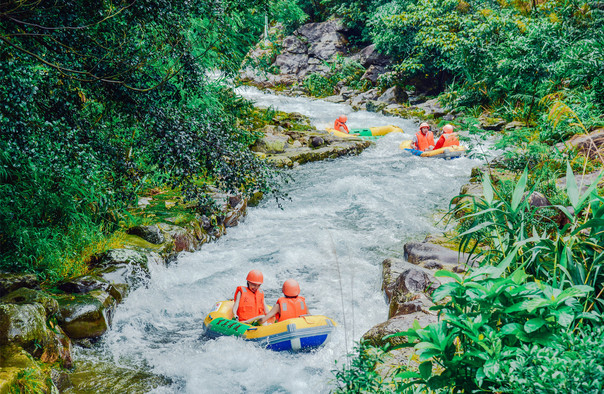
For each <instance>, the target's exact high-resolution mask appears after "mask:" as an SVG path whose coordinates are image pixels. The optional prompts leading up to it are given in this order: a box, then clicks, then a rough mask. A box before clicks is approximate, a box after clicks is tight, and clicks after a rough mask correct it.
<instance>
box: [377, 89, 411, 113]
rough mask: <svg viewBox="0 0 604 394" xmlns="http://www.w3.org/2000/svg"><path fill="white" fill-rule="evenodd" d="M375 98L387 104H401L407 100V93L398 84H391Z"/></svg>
mask: <svg viewBox="0 0 604 394" xmlns="http://www.w3.org/2000/svg"><path fill="white" fill-rule="evenodd" d="M377 100H378V101H382V102H384V103H387V104H402V103H404V102H405V101H407V93H405V91H404V90H403V89H401V87H400V86H393V87H391V88H389V89H386V91H385V92H384V93H382V94H381V95H380V97H378V99H377ZM384 109H386V108H384Z"/></svg>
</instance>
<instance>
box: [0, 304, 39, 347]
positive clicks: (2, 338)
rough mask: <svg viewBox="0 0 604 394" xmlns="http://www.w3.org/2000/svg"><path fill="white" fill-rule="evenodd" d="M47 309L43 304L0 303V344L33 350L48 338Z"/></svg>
mask: <svg viewBox="0 0 604 394" xmlns="http://www.w3.org/2000/svg"><path fill="white" fill-rule="evenodd" d="M46 336H47V334H46V311H45V310H44V307H43V306H42V305H41V304H37V303H35V304H0V345H7V344H9V343H13V344H17V345H20V346H22V347H23V348H25V349H28V350H31V349H33V348H34V345H35V344H36V343H40V342H43V341H44V339H45V338H46Z"/></svg>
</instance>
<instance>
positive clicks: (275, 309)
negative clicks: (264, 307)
mask: <svg viewBox="0 0 604 394" xmlns="http://www.w3.org/2000/svg"><path fill="white" fill-rule="evenodd" d="M280 310H281V309H280V308H279V304H275V306H274V307H273V309H271V311H270V312H269V313H267V314H266V315H265V316H264V317H263V318H261V319H260V324H264V323H265V322H267V321H269V320H270V319H272V318H273V317H275V315H276V314H277V313H279V312H280Z"/></svg>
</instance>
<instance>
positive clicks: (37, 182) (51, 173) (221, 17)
mask: <svg viewBox="0 0 604 394" xmlns="http://www.w3.org/2000/svg"><path fill="white" fill-rule="evenodd" d="M265 17H267V18H268V21H269V23H271V24H273V23H277V22H279V23H282V24H283V26H284V27H285V32H291V31H293V30H294V29H295V28H296V27H297V26H299V25H300V24H301V23H305V22H319V21H323V20H327V19H329V18H332V17H341V18H343V20H344V21H345V23H346V24H347V25H348V26H349V28H350V29H351V30H350V32H351V36H350V40H351V44H353V46H354V45H357V46H358V47H361V46H362V45H366V44H367V43H370V42H374V43H375V44H376V45H377V48H378V49H379V50H381V51H383V52H385V53H387V54H388V55H390V56H391V57H392V59H393V61H394V63H393V65H392V70H393V71H394V73H395V78H394V80H393V82H394V83H397V84H399V85H401V86H402V87H408V86H422V85H425V86H430V88H431V89H432V91H431V92H430V93H431V94H434V95H436V94H439V93H443V95H442V96H441V97H442V98H443V99H444V100H445V101H446V102H447V103H448V104H449V105H450V106H451V108H455V109H456V110H458V111H466V113H469V114H473V113H475V114H478V113H479V112H480V111H482V110H487V111H490V112H491V113H492V114H493V115H497V116H501V117H503V118H505V119H506V120H508V121H512V120H522V121H524V122H525V123H526V124H529V125H532V126H534V127H535V131H534V132H531V134H534V133H535V132H536V133H539V139H538V141H535V139H534V138H533V137H531V136H529V135H526V136H521V137H518V135H515V136H513V138H516V140H514V141H513V143H515V144H517V145H518V144H519V145H524V146H526V147H527V150H526V151H525V153H523V154H522V157H520V158H519V159H518V160H517V167H518V168H523V167H524V165H526V164H531V165H534V164H535V163H536V162H537V161H538V160H539V158H540V157H543V155H544V152H546V151H547V149H545V148H543V146H542V144H544V143H546V144H552V143H556V142H559V141H563V140H564V139H565V138H568V137H569V136H571V135H573V134H574V133H576V132H577V126H576V119H580V120H581V122H582V126H583V127H584V128H585V129H586V130H588V129H590V128H592V127H594V126H596V125H599V124H602V122H603V119H602V112H603V111H602V109H603V106H604V71H603V70H604V32H603V29H602V28H601V26H602V25H603V22H604V7H603V6H602V4H601V3H599V2H595V1H584V0H568V1H566V0H565V1H562V0H550V1H511V2H507V1H504V0H501V1H494V0H481V1H463V0H462V1H460V0H445V1H434V0H394V1H384V0H372V1H358V0H343V1H333V0H322V1H319V0H272V1H253V0H252V1H243V2H240V1H210V2H206V1H186V2H184V1H139V0H136V1H121V2H101V3H98V4H93V5H91V4H88V3H86V4H85V3H82V2H79V1H67V2H46V1H15V0H12V1H5V2H2V3H0V68H1V69H2V70H1V73H0V78H1V79H2V80H1V83H0V99H1V102H2V103H3V105H2V109H1V111H0V133H1V134H0V137H1V138H0V144H1V149H0V177H1V179H2V183H1V186H0V187H1V189H0V202H1V205H0V206H1V208H0V211H1V212H2V214H1V215H0V221H1V223H0V228H1V230H0V231H1V233H0V246H1V250H2V252H1V259H0V267H2V268H10V269H12V270H35V271H38V272H45V268H44V267H45V263H44V261H56V260H60V259H61V258H65V253H68V254H69V253H72V254H73V253H75V252H73V250H75V249H77V248H78V246H82V245H84V244H86V243H89V242H92V241H93V240H94V236H92V234H97V233H101V232H102V231H105V230H108V229H109V228H110V227H114V226H115V225H116V224H117V223H119V221H120V219H121V217H122V215H123V214H124V208H125V207H127V206H128V205H129V204H132V203H133V202H134V201H135V200H136V194H137V193H139V192H140V191H141V190H142V189H144V188H148V187H151V186H154V185H160V184H161V185H170V186H172V187H175V188H180V189H181V190H182V191H183V192H184V193H185V195H186V196H187V197H188V198H190V199H194V200H197V201H198V202H199V207H200V210H202V211H203V210H204V209H205V210H206V211H207V210H210V209H211V208H212V201H211V199H210V198H209V197H208V195H207V193H206V192H205V190H204V188H203V187H202V184H203V182H202V181H201V180H205V181H210V182H214V183H217V184H218V186H220V187H221V188H223V189H225V190H228V191H231V192H238V193H245V192H250V191H251V190H255V189H259V190H265V191H266V190H268V189H269V188H270V179H271V176H272V175H271V174H272V173H271V171H270V170H268V169H267V168H266V166H265V165H264V164H263V163H262V162H260V161H259V160H257V158H256V157H255V156H254V155H253V154H251V153H250V152H249V151H248V150H247V149H246V147H247V146H248V145H249V144H250V143H251V142H253V141H254V140H255V139H256V138H257V135H255V134H254V133H253V132H250V131H244V130H243V129H242V128H240V127H237V125H238V124H240V123H238V121H237V119H238V118H244V117H245V116H246V115H245V114H246V111H248V109H249V104H247V103H245V102H244V101H243V100H241V99H239V98H238V97H236V96H235V95H234V94H233V93H232V89H231V88H228V87H226V86H225V85H223V84H222V83H221V82H219V81H218V80H216V79H214V78H212V77H211V74H210V72H213V71H216V70H219V71H221V72H222V73H224V75H234V74H235V72H236V71H237V70H238V68H239V67H240V65H241V61H242V60H243V58H244V56H245V54H246V53H247V51H248V49H249V48H250V47H251V46H252V45H253V44H254V43H255V42H256V41H257V40H258V38H259V37H260V36H261V34H262V31H263V29H264V24H265ZM556 101H562V102H564V103H565V105H567V106H568V108H569V109H570V110H571V111H573V113H574V115H575V118H572V119H571V118H569V119H567V120H565V121H560V119H557V120H556V121H557V125H556V126H557V127H551V122H550V120H548V115H549V114H548V109H549V108H550V106H551V105H552V103H553V102H556ZM505 138H508V139H507V140H506V139H505ZM505 138H504V141H509V138H512V137H505ZM518 138H519V139H520V141H518ZM530 142H533V143H530ZM534 142H536V143H534ZM529 143H530V144H529ZM559 167H560V166H559ZM64 233H68V234H69V236H66V237H65V236H63V235H62V234H64ZM74 240H77V241H74ZM63 251H70V252H63ZM68 274H69V273H68V272H63V273H61V274H60V276H63V275H68Z"/></svg>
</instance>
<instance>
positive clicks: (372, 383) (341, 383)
mask: <svg viewBox="0 0 604 394" xmlns="http://www.w3.org/2000/svg"><path fill="white" fill-rule="evenodd" d="M349 357H350V361H351V362H350V365H344V366H343V367H342V369H341V370H334V371H332V372H333V373H334V375H335V377H336V385H337V387H336V389H335V390H333V392H334V393H350V392H355V393H359V392H361V393H365V392H369V393H393V392H400V391H398V387H399V386H398V382H397V381H396V380H394V379H393V377H394V375H396V373H397V372H400V370H401V369H405V367H403V366H399V367H398V368H396V369H395V370H393V371H391V372H390V373H389V374H387V375H386V373H383V374H380V373H379V372H378V371H377V368H379V367H380V365H381V364H383V363H384V360H385V358H387V357H388V355H387V353H386V352H385V351H384V349H382V348H378V347H374V346H372V345H370V344H369V343H368V342H364V341H361V342H360V343H359V344H358V345H357V346H355V349H354V353H353V354H351V355H349ZM383 375H386V376H383Z"/></svg>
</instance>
